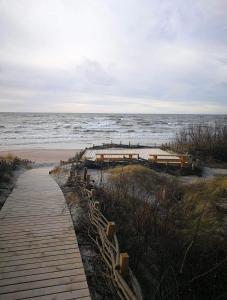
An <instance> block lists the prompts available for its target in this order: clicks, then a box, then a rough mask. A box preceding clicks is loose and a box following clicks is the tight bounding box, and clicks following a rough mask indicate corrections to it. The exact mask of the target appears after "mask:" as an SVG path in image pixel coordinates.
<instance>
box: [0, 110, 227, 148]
mask: <svg viewBox="0 0 227 300" xmlns="http://www.w3.org/2000/svg"><path fill="white" fill-rule="evenodd" d="M226 121H227V116H226V115H180V114H178V115H173V114H170V115H168V114H165V115H161V114H77V113H72V114H70V113H67V114H66V113H0V149H2V150H4V149H6V150H9V149H37V148H40V149H80V148H84V147H89V146H91V145H93V144H102V143H110V142H113V143H120V142H121V143H124V144H128V143H131V144H138V143H139V144H143V145H147V146H154V145H161V144H163V143H168V142H171V141H172V140H174V138H175V136H176V133H177V132H179V130H181V129H182V128H184V127H188V126H190V125H191V124H200V123H205V124H214V123H215V122H221V123H222V122H226Z"/></svg>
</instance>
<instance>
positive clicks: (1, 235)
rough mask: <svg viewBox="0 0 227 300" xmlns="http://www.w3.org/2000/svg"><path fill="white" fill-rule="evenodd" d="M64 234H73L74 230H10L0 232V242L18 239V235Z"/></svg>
mask: <svg viewBox="0 0 227 300" xmlns="http://www.w3.org/2000/svg"><path fill="white" fill-rule="evenodd" d="M61 234H62V235H64V234H75V232H74V230H73V229H72V228H71V229H70V230H69V229H67V228H61V227H60V228H52V230H48V229H43V230H28V231H20V232H16V234H15V232H10V233H2V232H1V233H0V242H1V241H4V240H9V239H14V238H15V237H16V238H17V239H19V238H20V237H22V238H23V237H42V236H50V235H61Z"/></svg>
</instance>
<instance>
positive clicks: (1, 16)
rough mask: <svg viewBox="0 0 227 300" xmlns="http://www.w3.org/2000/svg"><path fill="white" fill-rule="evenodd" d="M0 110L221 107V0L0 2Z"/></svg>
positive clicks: (224, 43) (226, 75)
mask: <svg viewBox="0 0 227 300" xmlns="http://www.w3.org/2000/svg"><path fill="white" fill-rule="evenodd" d="M0 111H37V112H41V111H42V112H51V111H53V112H116V113H118V112H120V113H123V112H124V113H137V112H138V113H227V0H190V1H185V0H181V1H177V0H172V1H171V0H166V1H165V0H157V1H155V0H137V1H135V0H81V1H80V0H61V1H60V0H22V1H21V0H0Z"/></svg>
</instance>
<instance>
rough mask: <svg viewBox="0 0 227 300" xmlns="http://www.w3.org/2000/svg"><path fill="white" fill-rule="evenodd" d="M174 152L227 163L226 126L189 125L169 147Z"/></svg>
mask: <svg viewBox="0 0 227 300" xmlns="http://www.w3.org/2000/svg"><path fill="white" fill-rule="evenodd" d="M171 147H172V148H174V150H175V151H178V152H189V153H190V154H193V155H197V156H200V157H205V158H207V157H212V158H215V159H220V160H224V161H227V124H216V125H205V124H198V125H191V126H189V127H188V128H186V129H185V128H184V129H182V130H181V131H180V132H179V133H178V134H177V135H176V138H175V141H174V142H173V143H172V145H171Z"/></svg>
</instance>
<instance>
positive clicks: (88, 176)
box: [86, 174, 91, 185]
mask: <svg viewBox="0 0 227 300" xmlns="http://www.w3.org/2000/svg"><path fill="white" fill-rule="evenodd" d="M90 179H91V175H88V174H87V176H86V184H87V185H89V184H90Z"/></svg>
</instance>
